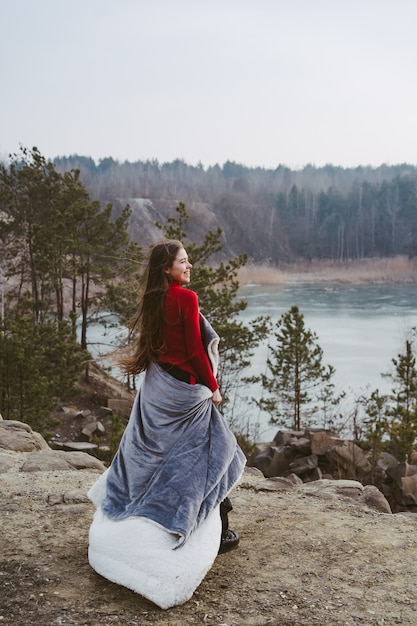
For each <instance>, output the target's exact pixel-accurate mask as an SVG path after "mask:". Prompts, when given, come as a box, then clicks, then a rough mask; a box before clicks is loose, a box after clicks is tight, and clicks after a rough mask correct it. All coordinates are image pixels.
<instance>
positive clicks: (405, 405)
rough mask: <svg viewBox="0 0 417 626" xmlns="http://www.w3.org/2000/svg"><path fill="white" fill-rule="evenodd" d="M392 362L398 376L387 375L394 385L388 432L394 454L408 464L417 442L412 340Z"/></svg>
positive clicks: (416, 385) (416, 386)
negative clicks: (407, 460) (407, 461)
mask: <svg viewBox="0 0 417 626" xmlns="http://www.w3.org/2000/svg"><path fill="white" fill-rule="evenodd" d="M414 332H415V329H414ZM392 363H393V364H394V367H395V371H394V373H393V374H385V376H387V377H389V378H391V379H392V381H393V384H394V386H393V389H392V394H391V396H390V400H391V403H390V405H389V407H388V409H387V417H388V418H389V419H390V425H389V428H388V433H389V437H390V447H391V451H392V453H393V454H394V456H396V458H397V459H398V460H400V461H404V460H406V459H410V458H411V454H412V451H413V446H414V444H415V442H416V439H417V368H416V357H415V355H414V352H413V341H412V340H410V339H407V340H406V342H405V352H404V354H399V355H398V357H397V358H396V359H392Z"/></svg>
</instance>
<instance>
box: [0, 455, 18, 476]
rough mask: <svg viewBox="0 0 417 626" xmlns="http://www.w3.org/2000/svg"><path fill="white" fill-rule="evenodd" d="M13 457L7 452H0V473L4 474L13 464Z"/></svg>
mask: <svg viewBox="0 0 417 626" xmlns="http://www.w3.org/2000/svg"><path fill="white" fill-rule="evenodd" d="M14 463H15V462H14V459H13V458H12V457H11V456H9V455H7V454H0V474H5V473H6V472H8V471H9V470H10V469H11V468H12V467H13V466H14Z"/></svg>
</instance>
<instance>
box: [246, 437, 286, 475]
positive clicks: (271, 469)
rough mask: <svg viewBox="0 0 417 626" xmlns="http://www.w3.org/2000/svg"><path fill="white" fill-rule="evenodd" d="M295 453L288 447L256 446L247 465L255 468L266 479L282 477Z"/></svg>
mask: <svg viewBox="0 0 417 626" xmlns="http://www.w3.org/2000/svg"><path fill="white" fill-rule="evenodd" d="M294 456H295V453H294V451H293V450H292V449H291V448H290V447H289V446H275V445H271V444H265V445H264V446H263V445H262V444H260V445H257V446H256V447H255V450H254V452H253V454H252V455H251V457H250V459H249V460H248V465H249V466H253V467H257V468H258V469H260V470H261V472H262V473H263V475H264V476H265V477H266V478H270V477H271V476H282V475H283V474H284V473H285V472H286V471H287V470H288V467H289V464H290V462H291V461H292V460H293V459H294Z"/></svg>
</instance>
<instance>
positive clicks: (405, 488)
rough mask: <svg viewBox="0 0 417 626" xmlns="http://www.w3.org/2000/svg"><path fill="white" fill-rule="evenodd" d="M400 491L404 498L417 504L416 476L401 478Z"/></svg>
mask: <svg viewBox="0 0 417 626" xmlns="http://www.w3.org/2000/svg"><path fill="white" fill-rule="evenodd" d="M401 489H402V492H403V496H405V498H407V499H409V500H410V501H411V502H413V503H414V504H417V474H412V475H411V476H403V478H401Z"/></svg>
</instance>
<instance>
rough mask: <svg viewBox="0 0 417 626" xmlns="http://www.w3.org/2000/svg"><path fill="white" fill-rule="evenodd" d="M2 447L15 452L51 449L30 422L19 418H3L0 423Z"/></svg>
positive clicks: (0, 445)
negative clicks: (26, 422) (20, 420)
mask: <svg viewBox="0 0 417 626" xmlns="http://www.w3.org/2000/svg"><path fill="white" fill-rule="evenodd" d="M0 448H3V449H4V450H13V451H14V452H33V451H36V450H49V446H48V444H47V443H46V441H45V439H44V438H43V437H42V435H40V434H39V433H36V432H34V431H33V430H32V428H31V427H30V426H29V425H28V424H24V423H23V422H19V421H17V420H2V421H1V423H0Z"/></svg>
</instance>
